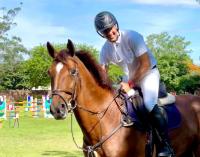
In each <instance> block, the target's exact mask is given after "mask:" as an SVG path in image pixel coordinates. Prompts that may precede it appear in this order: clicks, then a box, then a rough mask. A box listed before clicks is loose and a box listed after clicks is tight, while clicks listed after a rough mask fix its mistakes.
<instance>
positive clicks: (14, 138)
mask: <svg viewBox="0 0 200 157" xmlns="http://www.w3.org/2000/svg"><path fill="white" fill-rule="evenodd" d="M73 119H75V118H74V117H73ZM11 122H12V123H11V124H12V125H13V120H12V121H11ZM19 122H20V127H19V128H13V127H10V128H9V121H8V120H6V121H4V122H3V128H1V129H0V157H82V156H83V155H82V152H81V151H80V150H79V149H78V148H76V146H75V144H74V143H73V140H72V136H71V131H70V116H69V117H67V119H66V120H62V121H56V120H54V119H44V118H30V117H20V121H19ZM73 128H74V135H75V139H76V140H77V142H78V144H79V145H80V146H81V145H82V133H81V131H80V129H79V127H78V125H77V123H76V122H75V120H74V122H73Z"/></svg>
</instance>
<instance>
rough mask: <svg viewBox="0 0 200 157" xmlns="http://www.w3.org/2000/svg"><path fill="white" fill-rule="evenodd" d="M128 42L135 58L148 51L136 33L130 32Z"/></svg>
mask: <svg viewBox="0 0 200 157" xmlns="http://www.w3.org/2000/svg"><path fill="white" fill-rule="evenodd" d="M129 42H130V47H131V48H132V50H133V51H134V53H135V56H136V57H139V56H141V55H143V54H144V53H146V52H147V51H148V48H147V46H146V43H145V41H144V38H143V36H142V35H141V34H139V33H137V32H130V34H129Z"/></svg>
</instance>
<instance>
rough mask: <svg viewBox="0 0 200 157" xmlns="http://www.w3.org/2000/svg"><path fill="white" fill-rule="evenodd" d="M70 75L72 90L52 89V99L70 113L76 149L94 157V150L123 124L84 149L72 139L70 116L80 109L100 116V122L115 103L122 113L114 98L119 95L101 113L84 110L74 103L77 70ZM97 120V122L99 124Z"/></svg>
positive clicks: (77, 78) (89, 156)
mask: <svg viewBox="0 0 200 157" xmlns="http://www.w3.org/2000/svg"><path fill="white" fill-rule="evenodd" d="M70 75H71V76H72V77H73V78H74V84H73V89H72V90H70V91H69V90H62V89H54V90H52V93H51V95H52V98H53V96H59V97H60V98H61V99H62V100H63V102H64V104H65V107H66V110H67V113H71V134H72V138H73V141H74V143H75V145H76V146H77V148H78V149H81V150H82V151H85V152H87V157H94V151H95V150H96V149H98V148H99V147H101V145H102V144H103V143H104V142H105V141H107V140H108V139H109V138H110V137H111V136H113V135H114V134H115V133H116V132H117V131H118V130H119V129H120V128H122V127H123V123H120V124H119V125H118V126H117V127H116V128H115V129H113V130H112V131H111V132H110V134H109V135H107V136H104V137H102V138H101V139H100V140H99V142H97V143H96V144H94V145H92V146H87V147H86V148H84V147H80V146H78V144H77V142H76V141H75V138H74V134H73V127H72V115H73V113H74V110H75V109H76V108H79V109H82V110H83V111H85V112H88V113H90V114H93V115H102V116H101V118H100V120H101V119H102V118H103V116H104V115H105V113H106V111H107V110H108V108H109V107H110V106H111V105H112V104H113V102H115V103H116V104H117V106H118V108H119V109H120V111H121V112H122V110H121V107H120V105H119V104H118V103H117V101H116V98H118V97H120V93H117V94H115V96H114V97H113V99H112V101H111V102H110V103H109V104H108V106H107V107H106V108H105V109H103V110H102V111H99V112H94V111H91V110H89V109H87V108H84V107H82V106H80V105H78V104H77V103H76V97H77V95H76V93H77V91H76V90H77V81H78V80H79V72H78V70H77V68H75V69H73V70H72V71H70ZM62 93H65V94H66V95H69V96H70V98H69V100H68V101H66V100H65V98H64V97H63V96H62ZM100 120H99V122H100Z"/></svg>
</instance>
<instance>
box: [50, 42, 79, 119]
mask: <svg viewBox="0 0 200 157" xmlns="http://www.w3.org/2000/svg"><path fill="white" fill-rule="evenodd" d="M47 49H48V52H49V55H50V56H51V57H52V58H53V63H52V65H51V67H50V68H49V70H48V73H49V76H50V78H51V89H52V104H51V106H50V112H51V114H52V115H53V116H54V118H55V119H64V118H66V115H67V113H68V112H69V111H70V110H73V108H74V107H75V92H76V84H77V81H78V70H77V64H76V61H75V60H74V54H75V49H74V45H73V43H72V42H71V41H70V40H68V43H67V49H64V50H61V51H60V52H56V50H55V49H54V47H53V46H52V45H51V44H50V43H49V42H47Z"/></svg>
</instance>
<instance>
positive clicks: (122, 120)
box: [121, 115, 134, 127]
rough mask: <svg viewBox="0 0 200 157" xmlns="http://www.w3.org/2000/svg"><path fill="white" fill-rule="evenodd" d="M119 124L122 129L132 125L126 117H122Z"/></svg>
mask: <svg viewBox="0 0 200 157" xmlns="http://www.w3.org/2000/svg"><path fill="white" fill-rule="evenodd" d="M121 123H122V125H123V126H124V127H129V126H132V125H133V124H134V122H133V121H132V120H131V118H130V117H129V116H128V115H126V116H122V118H121Z"/></svg>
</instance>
